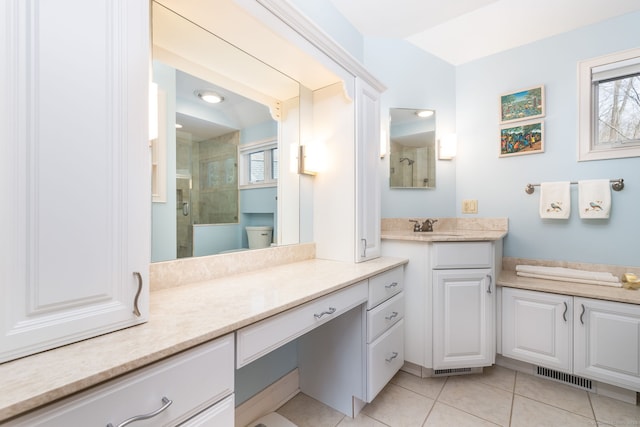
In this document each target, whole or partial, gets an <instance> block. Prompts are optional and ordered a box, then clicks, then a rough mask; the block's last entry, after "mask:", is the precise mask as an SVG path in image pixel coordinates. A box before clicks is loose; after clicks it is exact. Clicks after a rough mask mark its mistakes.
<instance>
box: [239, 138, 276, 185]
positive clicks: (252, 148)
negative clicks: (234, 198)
mask: <svg viewBox="0 0 640 427" xmlns="http://www.w3.org/2000/svg"><path fill="white" fill-rule="evenodd" d="M277 182H278V143H277V141H276V140H268V141H258V142H254V143H247V144H243V145H241V146H240V187H241V188H245V187H257V186H264V187H266V186H275V185H276V184H277Z"/></svg>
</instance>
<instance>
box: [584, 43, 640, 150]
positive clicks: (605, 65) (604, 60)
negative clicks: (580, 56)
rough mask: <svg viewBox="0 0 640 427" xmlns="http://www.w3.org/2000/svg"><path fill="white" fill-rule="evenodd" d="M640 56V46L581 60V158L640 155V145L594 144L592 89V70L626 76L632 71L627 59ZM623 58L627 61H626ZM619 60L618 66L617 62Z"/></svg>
mask: <svg viewBox="0 0 640 427" xmlns="http://www.w3.org/2000/svg"><path fill="white" fill-rule="evenodd" d="M634 59H635V60H640V49H630V50H625V51H622V52H616V53H612V54H610V55H605V56H600V57H598V58H592V59H588V60H585V61H581V62H579V63H578V161H589V160H603V159H618V158H625V157H640V146H637V145H636V146H628V147H605V148H594V140H595V135H594V130H595V124H594V123H593V117H594V112H595V111H596V108H595V105H594V101H595V98H596V97H595V96H594V90H593V87H594V85H593V73H594V71H597V70H602V69H606V70H607V73H612V74H616V71H619V72H618V73H617V76H620V77H622V76H625V75H628V74H630V73H629V72H628V71H626V70H627V68H628V67H627V63H628V62H629V61H631V62H634V61H633V60H634ZM624 61H627V63H625V62H624ZM616 64H618V66H617V65H616Z"/></svg>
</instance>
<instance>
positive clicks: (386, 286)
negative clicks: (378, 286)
mask: <svg viewBox="0 0 640 427" xmlns="http://www.w3.org/2000/svg"><path fill="white" fill-rule="evenodd" d="M396 286H398V282H393V283H390V284H388V285H384V287H385V288H386V289H391V288H395V287H396Z"/></svg>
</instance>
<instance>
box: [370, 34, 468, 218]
mask: <svg viewBox="0 0 640 427" xmlns="http://www.w3.org/2000/svg"><path fill="white" fill-rule="evenodd" d="M365 66H366V67H367V69H368V70H369V71H370V72H371V73H372V74H373V75H374V76H376V77H377V78H378V79H379V80H380V81H381V82H382V83H384V84H385V85H386V86H387V90H386V91H385V92H384V93H383V94H382V98H381V107H382V118H383V120H385V119H388V117H389V108H394V107H397V108H416V109H433V110H436V137H439V136H440V135H443V134H447V133H453V132H455V120H456V117H455V114H456V112H455V110H456V97H455V93H456V92H455V67H454V66H453V65H451V64H448V63H447V62H445V61H442V60H441V59H438V58H437V57H435V56H433V55H431V54H429V53H427V52H425V51H423V50H421V49H418V48H417V47H415V46H414V45H413V44H411V43H409V42H406V41H403V40H395V39H383V38H367V39H366V41H365ZM380 168H381V175H380V180H381V183H380V188H381V189H382V198H381V199H382V217H383V218H395V217H416V218H424V217H428V216H431V217H452V216H455V201H456V162H455V160H453V161H451V160H436V188H433V189H416V188H407V189H395V188H394V189H390V188H389V157H388V156H387V157H386V158H385V159H383V161H382V162H381V165H380Z"/></svg>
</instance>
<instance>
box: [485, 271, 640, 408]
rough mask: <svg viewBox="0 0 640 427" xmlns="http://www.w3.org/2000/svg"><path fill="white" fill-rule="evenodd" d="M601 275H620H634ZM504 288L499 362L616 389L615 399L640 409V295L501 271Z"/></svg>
mask: <svg viewBox="0 0 640 427" xmlns="http://www.w3.org/2000/svg"><path fill="white" fill-rule="evenodd" d="M521 262H523V261H520V263H521ZM524 262H525V263H527V261H526V260H525V261H524ZM528 262H529V263H530V262H531V261H530V260H529V261H528ZM509 264H511V262H510V261H509ZM510 267H513V266H510ZM573 268H577V266H576V267H573ZM616 269H617V270H619V271H616ZM603 271H609V272H611V271H615V275H616V276H620V275H621V274H622V272H624V271H628V269H627V268H624V267H616V266H609V267H605V269H604V270H603ZM498 284H499V288H498V295H499V300H498V301H499V303H500V310H499V316H498V334H499V342H498V347H497V351H498V353H499V354H501V355H502V356H503V357H504V359H503V360H502V361H501V363H504V364H506V365H509V364H512V365H513V364H514V363H516V362H514V361H520V362H526V363H527V364H530V365H532V368H531V369H532V370H534V371H541V374H542V375H544V376H549V377H552V378H562V379H563V380H564V381H566V382H570V383H573V384H577V385H579V386H580V387H583V388H586V389H588V390H591V391H597V392H598V393H600V392H601V391H604V390H607V389H615V388H616V387H617V389H616V391H615V397H616V398H619V399H622V400H627V401H630V402H631V403H634V404H635V403H636V396H635V394H636V392H638V391H640V367H639V366H638V354H640V339H639V335H638V330H640V294H639V293H638V291H634V290H627V289H623V288H619V287H612V286H601V285H600V286H599V285H589V284H581V283H569V282H560V281H553V280H540V279H534V278H527V277H521V276H517V275H516V273H515V271H513V269H512V268H509V269H506V270H504V271H503V272H502V274H501V276H500V278H499V283H498ZM539 373H540V372H539ZM611 386H614V387H611ZM630 391H631V392H630ZM609 393H611V392H609Z"/></svg>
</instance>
